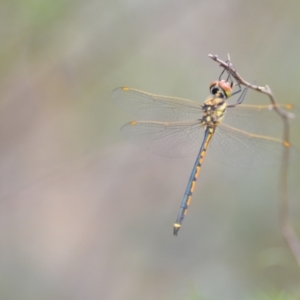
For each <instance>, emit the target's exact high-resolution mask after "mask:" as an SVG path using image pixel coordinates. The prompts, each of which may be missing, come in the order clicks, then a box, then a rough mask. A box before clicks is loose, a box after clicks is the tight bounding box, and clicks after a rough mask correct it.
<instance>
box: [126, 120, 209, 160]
mask: <svg viewBox="0 0 300 300" xmlns="http://www.w3.org/2000/svg"><path fill="white" fill-rule="evenodd" d="M203 132H204V128H203V127H202V126H201V123H200V121H190V122H189V121H183V122H171V123H167V122H150V121H149V122H147V121H132V122H130V123H127V124H125V125H124V126H123V127H122V128H121V134H122V135H123V136H124V137H125V138H126V139H127V140H129V141H130V142H132V143H133V144H136V145H138V146H140V147H142V148H144V149H147V150H149V151H150V152H153V153H155V154H159V155H162V156H168V157H183V156H190V155H193V154H196V153H198V152H199V148H200V146H201V142H202V139H203Z"/></svg>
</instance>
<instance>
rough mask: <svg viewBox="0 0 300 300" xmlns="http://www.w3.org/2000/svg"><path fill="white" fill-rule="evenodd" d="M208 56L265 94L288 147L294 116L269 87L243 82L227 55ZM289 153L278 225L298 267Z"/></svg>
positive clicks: (283, 173) (283, 172)
mask: <svg viewBox="0 0 300 300" xmlns="http://www.w3.org/2000/svg"><path fill="white" fill-rule="evenodd" d="M208 56H209V57H210V58H211V59H212V60H214V61H216V62H218V63H219V64H220V66H221V67H222V68H224V69H226V70H227V71H228V72H229V73H230V75H231V76H233V77H234V78H235V80H236V81H237V82H238V83H240V84H241V85H245V86H247V87H248V88H250V89H253V90H255V91H257V92H260V93H263V94H266V95H267V96H268V97H269V98H270V101H271V104H272V108H274V110H275V111H276V113H277V114H278V115H279V116H280V117H281V119H282V122H283V141H284V143H287V144H288V145H290V137H289V135H290V125H289V119H290V118H293V117H294V115H293V114H292V113H289V112H287V111H285V110H283V109H282V108H281V107H280V106H279V105H278V103H277V102H276V100H275V97H274V95H273V93H272V91H271V89H270V87H269V86H268V85H266V86H265V87H262V86H257V85H253V84H251V83H249V82H247V81H246V80H244V79H243V78H242V77H241V76H240V75H239V74H238V72H237V71H236V69H235V68H234V67H233V65H232V64H231V62H230V58H229V55H228V61H226V62H225V61H222V60H221V59H219V58H218V56H217V55H212V54H209V55H208ZM289 153H290V151H289V147H283V153H282V164H281V172H280V195H281V196H280V200H281V205H280V211H279V217H280V225H281V231H282V234H283V237H284V239H285V241H286V243H287V245H288V247H289V248H290V250H291V252H292V254H293V255H294V257H295V259H296V260H297V263H298V266H299V267H300V241H299V238H298V237H297V235H296V233H295V231H294V229H293V227H292V225H291V223H290V219H289V201H288V183H287V177H288V161H289Z"/></svg>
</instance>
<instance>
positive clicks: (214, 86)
mask: <svg viewBox="0 0 300 300" xmlns="http://www.w3.org/2000/svg"><path fill="white" fill-rule="evenodd" d="M209 90H210V93H211V94H212V95H214V96H215V97H218V98H229V97H230V96H231V93H232V83H229V82H226V81H225V80H219V81H213V82H212V83H211V84H210V85H209Z"/></svg>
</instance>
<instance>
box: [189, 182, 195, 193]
mask: <svg viewBox="0 0 300 300" xmlns="http://www.w3.org/2000/svg"><path fill="white" fill-rule="evenodd" d="M195 186H196V180H193V181H192V185H191V189H190V192H191V193H194V190H195Z"/></svg>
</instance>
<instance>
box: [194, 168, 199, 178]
mask: <svg viewBox="0 0 300 300" xmlns="http://www.w3.org/2000/svg"><path fill="white" fill-rule="evenodd" d="M199 174H200V166H197V167H196V173H195V178H196V179H197V178H198V176H199Z"/></svg>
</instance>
